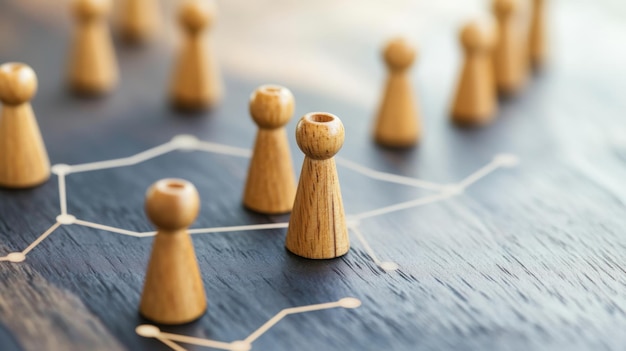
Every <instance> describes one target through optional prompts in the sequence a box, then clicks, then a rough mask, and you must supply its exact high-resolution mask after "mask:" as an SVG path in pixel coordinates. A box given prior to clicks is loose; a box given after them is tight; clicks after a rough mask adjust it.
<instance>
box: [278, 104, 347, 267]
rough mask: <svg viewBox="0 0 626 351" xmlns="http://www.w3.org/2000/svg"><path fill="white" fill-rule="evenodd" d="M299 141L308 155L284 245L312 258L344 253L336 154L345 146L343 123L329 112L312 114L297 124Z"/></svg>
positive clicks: (341, 207) (344, 224)
mask: <svg viewBox="0 0 626 351" xmlns="http://www.w3.org/2000/svg"><path fill="white" fill-rule="evenodd" d="M296 140H297V142H298V146H299V147H300V149H301V150H302V151H303V152H304V154H305V157H304V163H303V165H302V171H301V173H300V181H299V182H298V189H297V192H296V199H295V201H294V204H293V210H292V212H291V218H290V219H289V227H288V229H287V238H286V242H285V246H286V247H287V249H288V250H289V251H291V252H292V253H294V254H296V255H298V256H302V257H306V258H311V259H330V258H335V257H339V256H342V255H344V254H346V253H347V252H348V250H349V249H350V240H349V238H348V229H347V227H346V220H345V213H344V209H343V200H342V198H341V189H340V187H339V178H338V176H337V169H336V166H335V160H334V158H333V156H334V155H335V154H336V153H337V152H338V151H339V149H341V146H342V145H343V141H344V129H343V124H342V123H341V120H339V118H337V117H336V116H334V115H332V114H329V113H309V114H307V115H305V116H304V117H302V119H300V122H299V123H298V126H297V127H296Z"/></svg>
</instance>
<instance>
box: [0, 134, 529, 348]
mask: <svg viewBox="0 0 626 351" xmlns="http://www.w3.org/2000/svg"><path fill="white" fill-rule="evenodd" d="M175 150H180V151H194V150H195V151H204V152H210V153H217V154H222V155H228V156H236V157H250V156H251V151H250V150H247V149H241V148H236V147H231V146H226V145H221V144H216V143H212V142H206V141H201V140H198V139H197V138H196V137H194V136H192V135H178V136H176V137H174V138H173V139H172V140H171V141H169V142H167V143H165V144H163V145H160V146H157V147H154V148H152V149H149V150H146V151H144V152H141V153H138V154H136V155H133V156H130V157H125V158H120V159H115V160H109V161H102V162H93V163H84V164H80V165H73V166H70V165H66V164H57V165H54V166H53V167H52V173H54V174H56V175H57V177H58V185H59V208H60V212H61V213H60V214H59V215H58V216H57V217H56V221H55V223H54V224H52V226H51V227H50V228H48V230H46V231H45V232H44V233H43V234H41V235H40V236H39V237H38V238H37V239H36V240H35V241H33V242H32V243H31V244H30V245H28V247H27V248H25V249H24V250H22V251H19V252H12V253H9V254H8V255H6V256H2V257H0V262H1V261H8V262H13V263H18V262H22V261H24V260H25V259H26V255H28V253H29V252H30V251H32V250H33V249H34V248H35V247H37V245H39V244H40V243H41V242H42V241H44V240H45V239H46V238H47V237H48V236H50V235H51V234H52V233H53V232H54V231H55V230H56V229H58V228H59V227H60V226H62V225H63V226H67V225H79V226H83V227H89V228H94V229H99V230H103V231H107V232H111V233H116V234H121V235H127V236H132V237H138V238H145V237H151V236H154V235H155V234H156V233H155V232H153V231H152V232H136V231H132V230H126V229H121V228H115V227H111V226H107V225H103V224H98V223H93V222H88V221H84V220H81V219H78V218H76V217H75V216H73V215H71V214H69V213H68V212H67V192H66V185H65V178H66V177H67V176H68V175H70V174H73V173H82V172H90V171H96V170H103V169H110V168H118V167H124V166H132V165H136V164H139V163H141V162H144V161H147V160H150V159H153V158H155V157H158V156H161V155H163V154H166V153H169V152H172V151H175ZM335 160H336V162H337V164H338V165H340V166H343V167H345V168H348V169H350V170H352V171H355V172H357V173H360V174H362V175H364V176H367V177H369V178H372V179H376V180H380V181H385V182H390V183H396V184H401V185H407V186H411V187H415V188H420V189H425V190H430V191H433V192H434V193H433V194H432V195H428V196H424V197H420V198H417V199H415V200H411V201H406V202H401V203H398V204H395V205H391V206H385V207H381V208H378V209H374V210H371V211H367V212H362V213H358V214H355V215H351V216H348V218H347V220H348V228H349V229H350V231H351V232H352V233H353V234H354V235H355V236H356V238H357V239H358V240H359V242H360V243H361V245H362V246H363V248H364V249H365V251H366V252H367V254H368V255H369V256H370V258H371V259H372V261H374V263H375V264H376V265H378V266H379V267H380V268H382V269H383V270H385V271H394V270H397V269H398V264H396V263H395V262H391V261H383V260H381V259H379V258H378V256H377V255H376V253H375V252H374V250H373V249H372V247H371V245H370V244H369V243H368V241H367V240H366V239H365V236H364V235H363V233H362V232H361V230H360V229H359V227H360V222H361V221H362V220H365V219H369V218H373V217H377V216H382V215H385V214H389V213H392V212H397V211H402V210H406V209H410V208H415V207H419V206H424V205H427V204H431V203H435V202H439V201H443V200H447V199H449V198H451V197H454V196H457V195H460V194H462V193H463V192H464V191H465V189H466V188H467V187H469V186H471V185H472V184H474V183H475V182H477V181H479V180H480V179H482V178H484V177H485V176H487V175H489V174H490V173H492V172H494V171H495V170H497V169H499V168H502V167H514V166H516V165H517V164H518V163H519V160H518V158H517V157H516V156H515V155H511V154H499V155H496V156H495V157H494V158H493V159H492V160H491V162H489V163H488V164H487V165H485V166H484V167H482V168H480V169H479V170H478V171H476V172H474V173H472V174H471V175H469V176H468V177H467V178H465V179H463V180H462V181H460V182H458V183H453V184H437V183H432V182H428V181H424V180H420V179H415V178H411V177H405V176H400V175H396V174H391V173H385V172H379V171H376V170H372V169H370V168H367V167H364V166H361V165H359V164H356V163H354V162H351V161H348V160H345V159H342V158H339V157H336V158H335ZM287 225H288V223H269V224H254V225H240V226H228V227H214V228H200V229H190V230H189V232H190V233H191V234H209V233H226V232H242V231H253V230H265V229H278V228H287ZM160 335H162V334H160ZM164 340H165V339H164ZM230 349H232V348H229V349H228V350H230ZM233 350H234V349H233Z"/></svg>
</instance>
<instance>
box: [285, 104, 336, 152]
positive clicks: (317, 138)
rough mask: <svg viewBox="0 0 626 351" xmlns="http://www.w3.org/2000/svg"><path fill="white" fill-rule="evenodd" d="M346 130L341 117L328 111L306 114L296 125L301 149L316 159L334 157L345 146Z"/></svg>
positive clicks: (297, 139)
mask: <svg viewBox="0 0 626 351" xmlns="http://www.w3.org/2000/svg"><path fill="white" fill-rule="evenodd" d="M344 137H345V132H344V129H343V123H341V120H340V119H339V117H337V116H335V115H333V114H330V113H326V112H312V113H308V114H306V115H304V116H303V117H302V118H301V119H300V121H299V122H298V125H297V126H296V141H297V142H298V146H299V147H300V150H302V152H304V154H305V155H307V156H308V157H310V158H312V159H314V160H325V159H329V158H331V157H333V156H334V155H335V154H336V153H337V152H339V150H340V149H341V147H342V146H343V140H344Z"/></svg>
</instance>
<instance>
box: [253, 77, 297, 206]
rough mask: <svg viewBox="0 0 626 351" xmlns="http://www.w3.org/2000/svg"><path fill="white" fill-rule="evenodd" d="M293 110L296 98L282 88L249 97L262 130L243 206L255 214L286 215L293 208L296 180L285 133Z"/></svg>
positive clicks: (263, 89) (262, 90)
mask: <svg viewBox="0 0 626 351" xmlns="http://www.w3.org/2000/svg"><path fill="white" fill-rule="evenodd" d="M293 109H294V99H293V95H292V94H291V92H290V91H289V90H288V89H287V88H284V87H281V86H273V85H263V86H261V87H259V88H258V89H257V90H255V91H254V93H252V95H251V96H250V114H251V115H252V119H253V120H254V122H255V123H256V124H257V125H258V127H259V131H258V133H257V136H256V142H255V144H254V152H253V154H252V159H251V161H250V168H249V170H248V178H247V180H246V187H245V192H244V199H243V203H244V206H246V207H247V208H249V209H251V210H253V211H257V212H260V213H266V214H278V213H287V212H290V211H291V208H292V206H293V200H294V197H295V194H296V181H295V177H294V174H293V165H292V162H291V153H290V152H289V142H288V140H287V133H286V131H285V124H287V123H288V122H289V120H290V119H291V116H292V115H293Z"/></svg>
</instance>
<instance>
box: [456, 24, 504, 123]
mask: <svg viewBox="0 0 626 351" xmlns="http://www.w3.org/2000/svg"><path fill="white" fill-rule="evenodd" d="M460 39H461V45H462V46H463V51H464V52H465V62H464V63H463V68H462V70H461V76H460V79H459V82H458V86H457V91H456V96H455V99H454V103H453V106H452V120H453V121H454V122H455V123H457V124H460V125H481V124H486V123H489V122H491V121H492V120H493V117H494V115H495V112H496V109H497V93H496V87H495V81H494V77H493V63H492V51H493V47H494V44H495V41H496V32H495V28H494V27H493V25H492V24H491V23H488V22H480V21H474V22H470V23H469V24H467V25H465V26H464V27H463V29H462V31H461V38H460Z"/></svg>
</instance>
